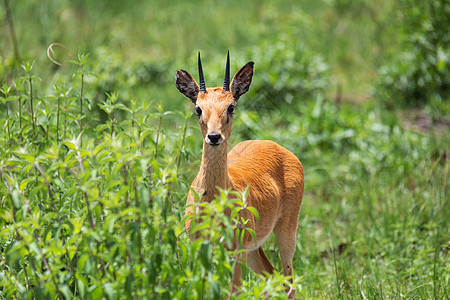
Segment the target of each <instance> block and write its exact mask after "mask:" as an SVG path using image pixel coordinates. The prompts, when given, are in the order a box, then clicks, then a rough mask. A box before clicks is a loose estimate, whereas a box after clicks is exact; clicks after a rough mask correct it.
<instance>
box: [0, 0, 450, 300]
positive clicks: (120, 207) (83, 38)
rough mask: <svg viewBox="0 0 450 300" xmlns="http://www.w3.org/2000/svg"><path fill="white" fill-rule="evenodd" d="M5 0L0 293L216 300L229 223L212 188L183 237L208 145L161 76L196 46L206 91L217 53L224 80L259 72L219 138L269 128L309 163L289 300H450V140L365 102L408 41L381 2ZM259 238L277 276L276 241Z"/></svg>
mask: <svg viewBox="0 0 450 300" xmlns="http://www.w3.org/2000/svg"><path fill="white" fill-rule="evenodd" d="M10 4H11V9H12V13H13V17H14V19H13V20H14V22H15V27H16V33H17V37H18V45H19V50H20V53H21V58H22V61H21V62H17V61H15V60H14V54H13V53H14V52H13V50H12V48H11V44H10V43H9V42H8V43H7V42H6V41H9V40H7V39H6V37H5V38H4V41H5V43H4V45H5V46H4V52H3V53H5V55H2V65H1V68H2V69H1V70H2V72H1V76H0V80H1V82H2V92H1V93H0V99H1V103H0V107H1V109H0V128H2V131H1V132H0V228H1V229H0V250H1V251H0V298H1V299H11V298H12V299H30V298H37V299H40V298H42V299H43V298H67V299H71V298H79V299H100V298H107V299H116V298H133V299H134V298H138V299H145V298H158V299H159V298H163V299H166V298H167V299H169V298H171V299H173V298H177V299H178V298H179V299H200V298H204V299H209V298H228V296H229V290H228V284H229V280H230V278H231V273H232V271H231V270H232V266H233V263H234V261H233V258H234V256H235V253H230V252H229V251H228V250H227V249H226V247H225V246H224V244H221V243H217V240H219V239H220V238H221V237H222V236H225V238H228V239H229V238H230V236H231V235H230V233H231V230H232V229H233V228H235V227H236V226H237V223H238V222H239V220H237V219H232V220H226V219H224V218H223V217H222V216H223V210H224V209H225V207H226V206H227V205H226V197H225V196H226V193H224V194H222V195H221V197H220V199H218V201H217V202H214V203H213V204H211V205H210V206H208V207H206V208H205V212H207V215H208V216H210V218H205V219H207V220H208V221H207V222H208V223H204V224H208V226H204V227H202V224H197V226H199V227H198V228H202V232H203V233H204V235H205V237H207V238H204V239H199V240H198V241H197V242H195V243H193V242H191V241H190V240H189V238H188V236H187V234H186V232H185V230H184V209H185V205H184V202H185V199H186V195H187V193H188V189H189V186H190V183H191V181H192V180H193V178H194V177H195V175H196V173H197V170H198V167H199V162H200V159H201V144H202V142H201V134H200V131H199V129H198V124H197V122H196V118H195V117H193V116H192V113H191V110H192V107H191V102H190V101H189V100H187V99H185V98H184V97H183V96H182V95H180V94H179V93H178V91H177V90H176V88H175V83H174V81H175V80H174V77H175V70H176V69H180V68H184V69H187V70H188V71H189V72H191V73H192V74H193V75H194V76H195V74H196V53H197V51H199V50H200V51H202V58H203V60H204V70H205V76H206V84H207V85H208V86H214V85H219V84H220V82H221V81H222V78H223V67H224V63H225V53H226V50H227V49H230V52H231V58H232V69H233V70H234V71H235V70H237V69H238V68H239V67H240V66H242V65H243V64H244V63H246V62H247V61H249V60H254V61H255V63H256V64H255V68H256V69H255V75H254V80H253V82H252V86H251V87H250V92H249V93H248V94H247V95H245V96H244V97H242V99H240V100H239V105H238V107H237V109H236V116H235V123H234V126H233V134H232V136H231V141H230V145H235V144H237V143H238V142H240V141H242V140H244V139H270V140H273V141H276V142H277V143H279V144H281V145H283V146H284V147H286V148H288V149H289V150H291V151H292V152H293V153H294V154H296V156H297V157H298V158H299V159H300V160H301V161H302V163H303V166H304V170H305V197H304V201H303V207H302V211H301V216H300V227H299V230H298V239H297V251H296V254H295V258H294V273H295V276H294V285H295V286H296V290H297V298H299V299H302V298H306V299H311V298H314V299H327V298H339V299H346V298H352V299H353V298H357V299H374V298H389V299H393V298H400V299H403V298H407V299H410V298H412V299H431V298H432V299H448V294H449V292H450V291H449V289H450V269H449V265H450V252H449V250H450V227H449V225H448V220H449V219H450V207H449V203H448V184H449V178H448V150H449V149H448V145H449V144H450V135H449V132H448V130H436V131H434V130H433V127H432V128H431V129H430V130H429V131H427V132H425V133H418V132H414V131H412V130H409V129H407V128H403V127H402V123H401V120H400V119H399V117H397V114H396V112H395V111H392V110H388V109H386V108H385V107H384V106H382V105H380V101H379V99H377V98H368V95H370V93H369V91H370V90H371V89H373V88H374V84H373V83H374V78H375V77H376V76H377V70H378V69H379V68H380V67H381V66H382V65H383V64H384V63H386V62H387V61H389V60H390V59H392V58H393V57H395V55H396V54H395V53H396V52H398V51H399V50H401V49H400V48H401V45H400V41H399V39H398V35H400V34H401V33H400V31H399V30H398V28H396V27H395V26H391V24H397V23H396V22H398V21H399V20H398V19H396V18H395V16H396V12H395V8H396V6H395V5H394V3H391V2H390V1H387V2H386V1H375V2H373V1H363V0H361V1H356V2H351V3H350V1H342V0H340V1H337V0H336V1H316V2H308V1H302V2H299V3H298V2H295V1H270V2H269V1H265V2H262V3H261V2H258V1H246V2H245V3H244V4H243V3H241V2H239V1H228V2H225V1H213V2H208V3H202V2H200V1H191V2H180V1H171V2H170V3H164V4H163V3H162V2H160V1H145V2H143V3H141V2H137V1H136V2H133V1H131V2H126V3H125V2H121V1H108V2H105V1H78V2H76V3H75V2H72V1H47V2H41V1H31V2H12V3H10ZM1 9H2V10H1V15H2V16H3V17H4V16H5V11H4V7H3V6H2V7H1ZM52 42H60V43H62V44H64V45H65V46H66V47H67V49H68V50H70V51H71V52H72V53H73V57H71V56H70V55H69V53H68V52H67V50H64V48H61V47H55V48H54V50H55V59H57V60H58V61H60V62H63V63H64V64H63V66H62V67H57V66H56V65H54V64H53V63H51V62H50V61H49V60H48V59H47V57H46V54H45V53H46V50H47V47H48V45H49V44H50V43H52ZM79 53H89V55H88V56H84V55H81V54H80V55H79ZM69 60H74V61H75V62H78V63H69ZM29 61H30V62H31V61H35V62H34V64H31V63H29ZM21 64H23V65H24V68H21V67H20V65H21ZM81 74H83V76H81ZM30 82H31V85H32V86H33V95H31V89H30ZM338 86H340V87H339V88H338ZM8 87H11V88H8ZM338 89H341V90H342V95H341V96H339V92H337V91H338ZM336 97H337V98H342V99H341V100H342V101H336V102H334V101H330V100H332V99H334V98H336ZM31 99H33V101H31ZM80 99H81V100H82V104H83V106H82V108H81V106H80ZM347 100H350V101H347ZM361 100H364V101H361ZM436 101H437V100H436ZM443 103H444V104H445V103H446V102H445V101H443ZM58 104H59V105H58ZM444 104H441V103H440V102H439V103H436V108H435V110H436V111H434V112H433V113H432V117H434V115H437V116H439V119H442V115H444V117H445V114H446V113H445V112H443V111H440V110H439V107H444ZM58 107H59V108H58ZM430 107H431V106H430ZM430 107H429V108H428V109H430ZM431 108H433V107H431ZM80 124H81V125H80ZM205 222H206V221H205ZM219 223H224V224H225V226H224V227H220V226H217V224H219ZM264 249H265V252H266V253H267V254H268V256H269V258H270V260H271V261H272V262H273V263H274V265H275V267H276V269H277V270H279V271H281V270H282V268H281V266H280V261H279V255H278V249H277V245H276V240H275V238H274V237H273V236H272V237H271V238H269V240H268V241H267V242H266V243H265V244H264ZM244 273H245V275H244V286H243V288H242V293H241V294H240V295H234V296H233V297H235V298H242V299H247V298H258V297H263V296H262V295H270V297H272V298H281V299H282V298H284V297H285V293H284V286H283V284H284V283H286V278H284V277H283V276H280V275H279V274H275V275H274V276H272V277H270V278H268V279H262V278H259V277H258V276H256V275H254V274H253V273H252V272H251V271H248V272H244Z"/></svg>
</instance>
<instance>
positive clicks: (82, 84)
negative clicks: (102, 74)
mask: <svg viewBox="0 0 450 300" xmlns="http://www.w3.org/2000/svg"><path fill="white" fill-rule="evenodd" d="M83 89H84V72H83V70H81V91H80V119H79V122H80V134H81V132H82V131H83V124H82V118H83ZM80 145H81V147H83V138H80Z"/></svg>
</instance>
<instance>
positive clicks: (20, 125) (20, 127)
mask: <svg viewBox="0 0 450 300" xmlns="http://www.w3.org/2000/svg"><path fill="white" fill-rule="evenodd" d="M17 99H18V101H19V142H21V141H22V100H21V98H20V92H19V91H17Z"/></svg>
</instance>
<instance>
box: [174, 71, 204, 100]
mask: <svg viewBox="0 0 450 300" xmlns="http://www.w3.org/2000/svg"><path fill="white" fill-rule="evenodd" d="M176 84H177V89H178V90H179V91H180V93H182V94H183V95H184V96H186V97H188V98H189V99H191V101H192V102H193V103H194V104H195V102H196V101H197V95H198V92H199V90H200V89H199V87H198V84H197V82H195V80H194V78H193V77H192V76H191V74H189V73H188V72H187V71H185V70H178V71H177V81H176Z"/></svg>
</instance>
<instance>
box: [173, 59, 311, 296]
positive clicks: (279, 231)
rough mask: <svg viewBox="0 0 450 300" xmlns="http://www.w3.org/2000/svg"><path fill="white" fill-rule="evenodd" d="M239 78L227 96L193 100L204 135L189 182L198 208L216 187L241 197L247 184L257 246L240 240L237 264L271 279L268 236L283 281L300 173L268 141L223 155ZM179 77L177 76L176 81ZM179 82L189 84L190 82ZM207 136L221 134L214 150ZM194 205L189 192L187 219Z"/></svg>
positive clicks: (213, 91) (210, 94) (236, 280)
mask: <svg viewBox="0 0 450 300" xmlns="http://www.w3.org/2000/svg"><path fill="white" fill-rule="evenodd" d="M244 68H249V66H248V64H247V65H246V66H244V67H243V68H242V69H241V70H243V69H244ZM244 71H247V73H249V72H250V71H251V74H250V81H251V75H253V64H251V70H250V69H248V70H244ZM238 73H239V72H238ZM238 73H237V74H236V75H235V78H233V81H232V82H231V87H232V88H231V91H225V92H223V91H222V88H209V89H207V92H206V93H201V92H200V93H198V94H197V95H196V99H194V100H195V101H194V100H193V102H194V103H195V104H196V106H198V107H200V108H201V111H202V113H201V115H200V117H199V124H200V128H201V132H202V135H203V152H202V162H201V165H200V170H199V173H198V175H197V177H196V178H195V179H194V181H193V182H192V185H191V189H192V190H193V191H194V192H195V193H197V194H199V195H203V196H202V198H201V201H202V202H204V201H208V202H210V201H212V200H213V199H214V198H215V196H217V194H218V192H217V189H216V187H220V188H222V189H229V188H232V189H233V190H235V191H238V192H242V191H243V190H244V189H245V188H246V187H247V186H248V185H249V184H250V192H249V195H248V198H247V204H248V205H249V206H252V207H254V208H256V210H257V211H258V214H259V217H260V221H259V222H258V221H257V220H256V218H255V217H254V216H253V215H252V214H246V216H247V217H248V218H249V219H250V220H249V222H248V223H247V224H246V226H247V227H250V228H252V229H253V230H254V232H255V234H256V239H257V241H256V246H255V241H253V238H252V236H251V235H249V234H246V235H244V242H243V245H242V247H243V248H244V249H247V250H248V251H247V252H246V253H244V254H243V255H242V257H241V260H244V261H245V259H247V261H248V264H249V266H250V267H251V268H252V269H253V270H254V271H255V272H257V273H260V274H261V273H263V272H268V273H272V272H273V270H274V268H273V266H272V264H271V263H270V261H269V260H268V258H267V256H266V254H265V253H264V250H263V249H262V248H261V245H262V243H263V242H264V241H265V240H266V239H267V237H268V236H269V235H270V233H271V232H272V231H273V232H274V233H275V235H276V237H277V241H278V247H279V250H280V256H281V260H282V265H283V272H284V274H285V275H286V276H291V275H292V259H293V256H294V252H295V248H296V232H297V226H298V218H299V213H300V206H301V203H302V198H303V190H304V175H303V167H302V164H301V163H300V161H299V160H298V159H297V158H296V157H295V155H294V154H292V153H291V152H290V151H288V150H286V149H285V148H283V147H281V146H280V145H278V144H276V143H274V142H272V141H244V142H241V143H239V144H238V145H236V146H235V147H234V148H233V149H232V150H231V151H230V152H229V153H228V155H227V150H228V138H229V136H230V135H231V131H232V115H231V116H230V114H228V113H227V108H228V106H229V105H230V104H232V105H235V104H236V102H237V101H236V100H235V98H237V99H238V98H239V97H240V96H241V94H239V92H237V91H236V89H233V87H235V86H233V84H234V83H236V82H239V84H242V80H236V81H235V79H236V77H237V76H238ZM182 75H183V74H180V77H181V76H182ZM182 79H183V80H186V81H187V82H188V83H191V82H190V80H191V79H192V77H191V78H188V77H183V78H182ZM238 79H239V78H238ZM192 80H193V79H192ZM194 82H195V81H194ZM183 83H184V82H181V83H180V84H183ZM236 84H237V83H236ZM243 84H245V82H244V83H243ZM249 84H250V82H248V85H249ZM195 85H196V83H195ZM177 87H178V73H177ZM179 89H180V88H179ZM247 89H248V87H247ZM180 91H182V90H181V89H180ZM183 91H184V90H183ZM183 91H182V92H183ZM244 93H245V92H244ZM186 94H188V93H186ZM186 94H185V95H186ZM194 94H195V91H194ZM190 95H191V94H189V96H190ZM191 100H192V98H191ZM211 133H215V134H220V136H221V138H220V140H221V142H220V144H219V145H211V143H210V142H209V140H208V136H209V135H210V134H211ZM194 203H195V197H194V194H193V192H192V191H190V192H189V195H188V197H187V202H186V205H187V208H186V215H189V214H192V209H193V208H192V207H193V206H192V205H191V204H194ZM186 228H187V231H188V233H189V234H190V231H191V219H188V220H187V222H186ZM235 244H236V242H235ZM240 277H241V270H240V265H239V264H236V269H235V274H234V277H233V286H234V287H238V286H240V285H241V278H240ZM294 296H295V291H294V292H292V291H291V293H290V295H289V297H290V298H294Z"/></svg>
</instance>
